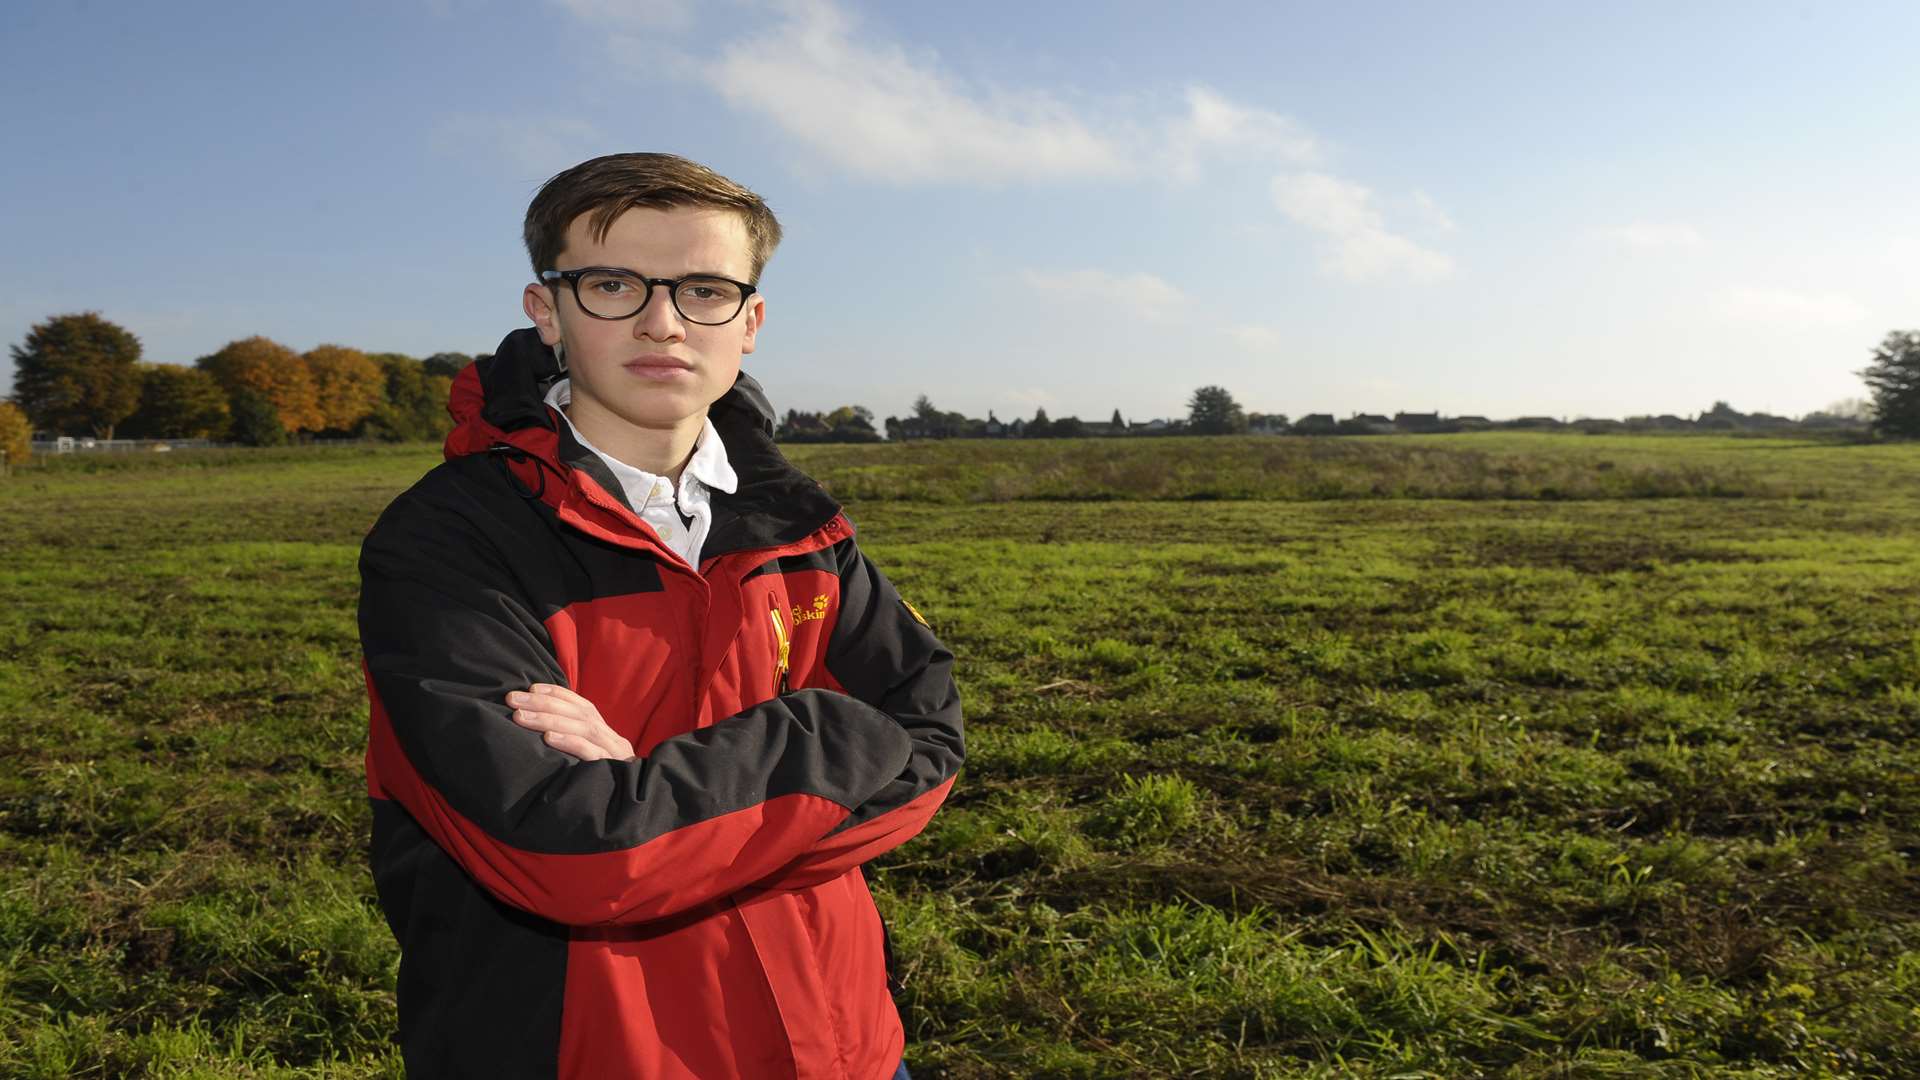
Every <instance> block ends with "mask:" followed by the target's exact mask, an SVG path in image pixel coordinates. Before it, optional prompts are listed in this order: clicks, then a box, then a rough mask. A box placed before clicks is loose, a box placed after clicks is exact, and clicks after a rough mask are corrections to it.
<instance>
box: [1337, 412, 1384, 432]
mask: <svg viewBox="0 0 1920 1080" xmlns="http://www.w3.org/2000/svg"><path fill="white" fill-rule="evenodd" d="M1339 431H1340V434H1342V435H1391V434H1393V432H1394V427H1393V421H1391V420H1389V419H1387V418H1386V417H1384V416H1381V415H1380V414H1379V413H1354V414H1353V415H1352V416H1351V417H1349V418H1347V419H1345V420H1342V421H1341V422H1340V424H1339Z"/></svg>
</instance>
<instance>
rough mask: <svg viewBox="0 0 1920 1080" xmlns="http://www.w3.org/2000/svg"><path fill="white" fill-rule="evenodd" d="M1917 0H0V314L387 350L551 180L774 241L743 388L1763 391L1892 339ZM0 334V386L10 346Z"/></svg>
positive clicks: (1303, 397) (1911, 189)
mask: <svg viewBox="0 0 1920 1080" xmlns="http://www.w3.org/2000/svg"><path fill="white" fill-rule="evenodd" d="M1917 37H1920V5H1915V4H1912V3H1910V2H1906V0H1892V2H1886V3H1848V4H1831V5H1826V4H1822V5H1815V4H1811V3H1794V4H1772V3H1751V2H1749V3H1707V2H1700V3H1688V4H1671V3H1637V2H1629V3H1617V4H1607V5H1591V4H1588V5H1574V4H1539V3H1514V4H1504V3H1472V4H1451V5H1438V4H1423V3H1406V4H1395V3H1366V4H1342V5H1332V4H1311V5H1309V4H1298V5H1292V4H1281V3H1266V2H1260V3H1256V2H1236V3H1215V2H1211V0H1186V2H1183V3H1179V4H1168V3H1139V2H1134V0H1104V2H1095V0H1086V2H1082V0H1055V2H1051V3H1046V4H1031V3H1026V2H1022V3H999V2H990V0H983V2H980V3H974V4H965V5H962V4H922V3H879V2H871V3H860V2H856V0H794V2H763V0H699V2H691V0H555V2H540V0H517V2H491V0H383V2H378V3H373V2H368V3H354V2H335V3H306V4H261V3H248V4H239V3H195V2H192V0H177V2H170V3H167V4H146V3H138V2H134V0H125V2H120V3H107V2H102V0H93V2H83V0H65V2H55V0H9V2H8V3H6V4H5V5H0V101H4V102H5V103H6V108H5V110H4V117H5V119H4V120H3V121H0V124H3V125H4V127H0V131H4V134H5V140H4V145H5V146H6V148H7V149H6V151H5V152H4V154H0V338H4V339H5V340H6V341H7V342H8V343H10V344H14V345H18V344H19V343H21V342H22V341H24V339H25V337H26V335H27V333H28V332H29V329H30V328H31V327H32V326H33V324H35V323H36V322H39V321H42V320H44V319H46V318H49V317H51V316H53V315H57V314H64V313H69V312H75V311H86V310H92V311H98V312H100V313H101V314H102V315H103V316H105V317H106V318H108V319H110V320H112V321H114V322H116V323H119V324H120V325H122V326H125V327H126V328H128V329H130V330H132V331H133V332H134V333H135V334H136V335H137V336H138V337H139V338H140V340H141V342H142V344H143V347H144V358H145V359H148V360H153V361H160V362H171V363H192V362H193V361H194V359H195V358H197V357H199V356H202V355H205V354H207V353H210V352H213V351H215V350H217V349H218V348H220V347H221V346H222V345H223V344H225V343H226V342H228V341H231V340H234V339H237V338H242V337H247V336H250V335H253V334H264V335H266V336H268V337H270V338H273V339H275V340H277V341H280V342H282V343H284V344H287V345H290V346H292V347H293V348H295V349H300V350H305V349H308V348H312V347H313V346H315V345H319V344H323V343H332V344H343V345H350V346H354V347H357V348H361V349H366V350H368V351H398V352H405V353H409V354H412V355H415V356H425V355H428V354H431V353H435V352H440V351H458V352H482V351H492V350H493V348H494V346H495V345H496V344H497V343H498V341H499V340H500V339H501V338H502V337H503V336H504V335H506V334H507V333H508V332H510V331H512V330H514V329H515V328H517V327H521V326H525V325H528V320H527V319H526V317H525V315H524V314H523V313H522V312H521V309H520V292H521V289H522V287H523V286H524V284H525V283H526V282H527V281H528V280H529V279H530V277H531V270H530V267H529V266H528V264H527V257H526V253H525V249H524V248H523V247H522V246H521V242H520V227H521V222H522V219H523V217H524V215H525V212H526V206H527V203H528V201H529V200H530V199H531V198H532V196H533V194H534V192H535V191H537V190H538V188H539V186H540V185H541V184H542V183H543V182H544V181H545V180H546V179H547V178H548V177H550V176H552V175H554V174H555V173H558V172H560V171H561V170H563V169H565V168H567V167H569V166H571V165H573V164H576V163H578V162H580V161H583V160H585V159H587V158H590V157H594V156H597V155H599V154H603V153H612V152H619V151H631V150H664V151H671V152H674V153H679V154H683V155H685V156H688V157H691V158H693V159H695V160H698V161H701V162H704V163H706V164H708V165H711V166H713V167H714V168H716V169H718V170H719V171H720V172H722V173H724V174H726V175H727V176H729V177H731V178H733V179H734V180H737V181H739V182H741V183H743V184H745V185H746V186H748V187H750V188H752V189H754V190H755V191H757V192H758V193H760V194H761V195H762V196H763V197H765V198H766V200H767V201H768V203H769V204H771V205H772V207H773V209H774V210H775V212H776V213H777V214H778V215H779V217H780V220H781V222H782V224H783V226H784V228H785V230H786V238H785V240H784V241H783V243H782V245H781V247H780V250H779V251H778V252H777V253H776V254H775V255H774V257H773V260H772V261H771V262H770V263H769V264H768V266H767V269H766V271H765V273H764V275H763V277H762V279H761V282H760V284H761V288H762V290H763V293H764V295H765V297H766V301H767V322H766V327H765V329H764V330H763V331H762V333H761V336H760V342H759V348H758V350H757V351H756V352H755V353H754V354H753V355H751V356H749V357H747V358H746V370H748V371H749V372H750V373H752V374H754V375H755V376H756V377H758V378H759V379H760V380H761V381H762V382H763V383H764V384H765V385H766V387H767V389H768V392H769V395H770V396H771V397H772V399H773V401H774V403H775V405H776V407H778V408H780V409H782V410H785V409H787V408H799V409H810V410H825V409H831V408H834V407H836V406H839V405H843V404H861V405H865V406H867V407H869V408H871V409H872V410H874V412H875V414H876V415H878V416H881V417H885V416H888V415H904V414H905V413H907V412H908V411H909V409H910V408H911V405H912V403H913V401H914V399H915V398H916V397H917V396H918V395H921V394H926V395H927V396H928V397H929V398H931V399H932V401H933V402H934V403H935V404H936V405H937V406H939V407H940V408H942V409H949V410H958V411H962V412H965V413H967V414H969V415H975V416H984V415H986V414H987V413H988V411H989V410H991V411H993V412H995V413H996V414H997V415H998V416H1000V417H1001V418H1002V419H1010V418H1012V417H1014V416H1030V415H1032V413H1033V412H1034V410H1035V409H1038V408H1044V409H1046V410H1047V412H1048V413H1049V415H1051V416H1054V417H1056V418H1057V417H1060V416H1065V415H1078V416H1081V417H1082V418H1085V419H1089V420H1101V419H1106V418H1107V417H1108V416H1110V415H1111V413H1112V412H1113V411H1114V410H1116V409H1117V410H1119V411H1120V412H1121V413H1122V414H1123V415H1124V416H1125V417H1127V418H1128V419H1136V420H1137V419H1149V418H1153V417H1166V416H1178V415H1184V413H1185V411H1186V406H1187V402H1188V400H1189V399H1190V397H1191V395H1192V392H1193V390H1194V389H1196V388H1197V387H1200V386H1204V385H1220V386H1224V387H1226V388H1227V389H1228V390H1229V391H1231V392H1232V393H1233V395H1234V397H1235V398H1236V399H1237V400H1238V401H1239V402H1240V403H1241V404H1242V405H1243V406H1244V407H1245V408H1247V409H1248V410H1249V411H1258V412H1279V413H1285V414H1288V415H1290V416H1293V417H1299V416H1302V415H1305V414H1307V413H1314V412H1326V413H1333V414H1335V415H1336V416H1347V415H1350V414H1352V413H1356V412H1383V413H1389V414H1391V413H1393V412H1397V411H1402V410H1404V411H1409V412H1430V411H1439V412H1442V413H1446V414H1449V415H1460V414H1478V415H1486V416H1492V417H1496V418H1498V417H1509V416H1521V415H1548V416H1563V417H1577V416H1628V415H1638V414H1649V413H1652V414H1658V413H1677V414H1680V415H1690V414H1693V413H1697V412H1700V411H1703V410H1705V409H1707V408H1708V407H1710V406H1711V405H1712V404H1713V403H1714V402H1715V401H1717V400H1726V401H1728V402H1730V403H1731V404H1732V405H1733V406H1734V407H1735V408H1738V409H1740V410H1742V411H1749V412H1752V411H1767V412H1773V413H1779V414H1785V415H1800V414H1803V413H1806V412H1809V411H1813V410H1816V409H1820V408H1822V407H1824V406H1827V405H1828V404H1830V403H1833V402H1835V401H1837V400H1840V399H1845V398H1852V397H1859V396H1863V394H1864V392H1865V391H1864V387H1863V386H1862V384H1861V382H1860V380H1859V379H1858V377H1857V375H1856V374H1855V372H1857V371H1858V370H1859V369H1860V368H1861V367H1863V366H1865V364H1866V363H1867V362H1868V360H1869V358H1870V355H1871V352H1872V349H1873V347H1874V345H1875V344H1877V343H1878V342H1879V341H1880V340H1881V339H1882V338H1883V337H1884V336H1885V335H1886V334H1887V333H1888V332H1889V331H1891V330H1895V329H1909V328H1920V259H1916V254H1920V198H1916V196H1915V192H1916V190H1920V180H1917V179H1916V178H1920V138H1915V136H1914V133H1915V132H1916V131H1920V65H1915V64H1914V63H1913V60H1912V53H1911V43H1912V42H1913V41H1914V40H1915V39H1916V38H1917ZM12 368H13V364H12V360H11V357H10V355H0V390H5V389H6V388H9V387H11V385H12V374H13V373H12Z"/></svg>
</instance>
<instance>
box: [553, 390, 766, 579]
mask: <svg viewBox="0 0 1920 1080" xmlns="http://www.w3.org/2000/svg"><path fill="white" fill-rule="evenodd" d="M569 383H570V380H568V379H561V380H559V381H557V382H555V383H554V384H553V386H552V387H550V388H549V389H548V390H547V404H549V405H551V406H553V407H554V410H555V411H556V412H558V413H559V414H560V417H561V419H563V420H565V421H566V422H567V427H568V428H569V429H571V430H572V431H573V437H574V439H576V440H577V441H578V442H579V443H580V445H581V446H584V447H586V448H587V449H589V450H591V451H593V452H594V453H595V454H596V455H598V456H599V458H600V460H601V461H604V462H606V463H607V469H608V470H609V471H610V472H612V473H613V477H614V479H616V480H618V481H620V486H621V488H623V489H625V493H626V496H627V505H629V506H631V507H633V512H634V513H635V514H636V515H637V516H638V517H639V518H640V520H641V521H644V522H646V523H647V524H648V525H650V526H652V528H653V531H654V532H656V533H658V534H659V535H660V539H661V540H662V541H663V542H664V543H665V544H666V545H667V546H668V547H670V548H672V549H673V550H674V553H675V554H677V555H679V556H680V557H681V558H682V559H685V560H686V561H687V565H688V566H691V567H694V568H696V569H698V568H699V566H700V546H701V545H702V544H705V543H706V542H707V530H709V529H711V528H712V527H713V503H712V499H711V496H710V495H709V491H710V490H713V491H724V492H726V493H727V494H729V495H731V494H732V493H733V492H734V491H735V490H736V489H737V488H738V487H739V486H740V477H739V476H737V475H736V474H735V473H734V471H733V466H732V465H731V464H729V463H728V462H727V446H726V444H725V443H723V442H721V441H720V433H719V432H717V431H715V430H714V429H713V421H712V420H710V419H709V420H706V421H704V422H703V423H702V426H701V428H700V437H699V438H698V439H696V440H695V441H694V444H693V456H692V457H691V458H689V459H687V467H686V468H685V469H682V470H681V472H680V488H679V490H678V491H675V490H674V487H673V484H672V483H671V482H669V481H668V480H667V478H666V477H664V476H660V475H657V474H655V473H650V472H648V471H647V470H645V469H636V468H634V467H633V466H631V465H629V464H627V463H626V462H624V461H621V460H620V459H618V458H616V457H614V456H613V455H611V454H609V453H607V452H606V451H605V450H602V449H600V448H599V447H597V446H595V445H593V444H592V443H590V442H588V441H587V437H586V436H585V435H582V434H580V429H579V428H577V427H574V426H573V418H572V417H570V416H568V415H567V406H568V405H570V404H572V402H573V388H572V386H571V385H569Z"/></svg>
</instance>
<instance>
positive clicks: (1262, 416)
mask: <svg viewBox="0 0 1920 1080" xmlns="http://www.w3.org/2000/svg"><path fill="white" fill-rule="evenodd" d="M1286 433H1287V417H1286V414H1285V413H1256V414H1255V415H1253V416H1249V417H1248V418H1247V434H1249V435H1285V434H1286Z"/></svg>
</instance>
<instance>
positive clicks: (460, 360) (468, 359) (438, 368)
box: [420, 352, 479, 379]
mask: <svg viewBox="0 0 1920 1080" xmlns="http://www.w3.org/2000/svg"><path fill="white" fill-rule="evenodd" d="M477 359H479V358H478V357H474V356H468V355H467V354H466V353H457V352H437V353H434V354H433V355H432V356H429V357H427V358H426V359H425V360H422V361H421V362H420V364H421V366H422V367H424V368H426V369H427V374H429V375H445V376H446V377H447V378H449V379H451V378H453V377H454V376H456V375H458V374H460V371H461V369H462V368H465V367H466V366H467V365H468V364H471V363H473V362H474V361H475V360H477Z"/></svg>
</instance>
